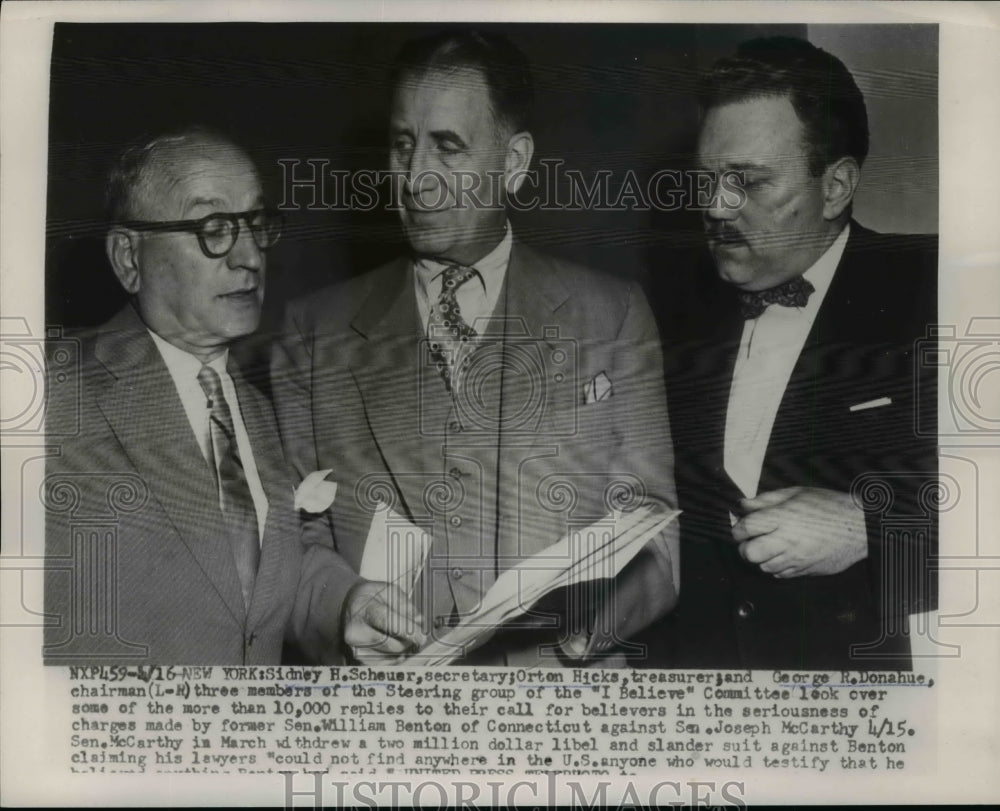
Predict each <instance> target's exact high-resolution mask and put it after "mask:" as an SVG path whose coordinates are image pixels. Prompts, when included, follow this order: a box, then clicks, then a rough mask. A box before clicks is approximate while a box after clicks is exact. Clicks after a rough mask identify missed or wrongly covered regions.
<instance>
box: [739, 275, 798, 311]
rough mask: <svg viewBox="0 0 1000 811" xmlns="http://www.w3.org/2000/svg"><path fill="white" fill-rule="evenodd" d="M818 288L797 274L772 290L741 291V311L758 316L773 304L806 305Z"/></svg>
mask: <svg viewBox="0 0 1000 811" xmlns="http://www.w3.org/2000/svg"><path fill="white" fill-rule="evenodd" d="M815 291H816V288H815V287H813V286H812V284H810V283H809V280H808V279H804V278H802V277H801V276H796V277H795V278H794V279H789V280H788V281H787V282H784V283H782V284H779V285H778V286H777V287H772V288H771V289H770V290H760V291H752V292H751V291H746V290H741V291H740V313H741V315H742V316H743V317H744V318H747V319H749V318H757V317H758V316H759V315H760V314H761V313H762V312H764V310H766V309H767V308H768V306H769V305H771V304H780V305H781V306H782V307H805V306H806V304H807V303H808V301H809V296H811V295H812V294H813V293H814V292H815Z"/></svg>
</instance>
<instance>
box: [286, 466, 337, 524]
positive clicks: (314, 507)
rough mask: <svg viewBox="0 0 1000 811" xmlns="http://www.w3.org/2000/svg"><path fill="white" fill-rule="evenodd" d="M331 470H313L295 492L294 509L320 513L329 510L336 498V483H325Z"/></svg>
mask: <svg viewBox="0 0 1000 811" xmlns="http://www.w3.org/2000/svg"><path fill="white" fill-rule="evenodd" d="M332 472H333V468H327V469H326V470H314V471H313V472H312V473H310V474H309V475H308V476H306V477H305V478H304V479H303V480H302V484H300V485H299V486H298V487H297V488H296V490H295V509H296V510H304V511H305V512H307V513H321V512H324V511H325V510H327V509H329V507H330V505H331V504H333V500H334V499H335V498H336V497H337V483H336V482H328V481H326V477H327V476H329V475H330V473H332Z"/></svg>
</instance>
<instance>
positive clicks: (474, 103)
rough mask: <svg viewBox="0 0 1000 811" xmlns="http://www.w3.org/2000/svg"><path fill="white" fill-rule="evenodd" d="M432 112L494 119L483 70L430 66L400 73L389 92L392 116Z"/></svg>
mask: <svg viewBox="0 0 1000 811" xmlns="http://www.w3.org/2000/svg"><path fill="white" fill-rule="evenodd" d="M432 111H436V112H440V113H447V114H454V115H457V114H460V113H465V114H470V113H473V114H474V113H481V112H485V113H488V114H489V115H490V116H492V117H495V111H494V109H493V100H492V98H491V96H490V90H489V85H488V84H487V82H486V76H485V74H484V73H483V71H482V70H481V69H479V68H477V67H473V66H467V65H458V66H454V67H449V66H437V65H432V66H430V67H426V68H421V69H417V68H412V69H409V70H405V71H403V73H401V74H400V76H399V79H398V81H397V82H396V87H395V91H394V92H393V101H392V114H393V116H394V117H398V116H401V115H414V114H419V115H427V114H429V113H430V112H432Z"/></svg>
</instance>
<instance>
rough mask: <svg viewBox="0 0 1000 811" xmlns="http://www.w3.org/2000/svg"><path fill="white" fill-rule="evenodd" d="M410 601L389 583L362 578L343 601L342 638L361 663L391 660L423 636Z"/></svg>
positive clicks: (408, 650)
mask: <svg viewBox="0 0 1000 811" xmlns="http://www.w3.org/2000/svg"><path fill="white" fill-rule="evenodd" d="M422 624H423V623H422V620H421V618H420V615H419V613H418V612H417V610H416V608H414V606H413V603H412V602H410V599H409V597H407V596H406V595H405V594H403V592H402V591H401V590H400V589H398V588H397V587H396V586H394V585H392V584H391V583H377V582H372V581H368V580H366V581H363V582H361V583H359V584H358V585H356V586H355V587H354V588H353V589H351V591H350V592H348V595H347V599H346V600H345V601H344V642H345V643H346V644H347V645H349V646H350V648H351V650H352V651H353V652H354V657H355V658H356V659H357V660H358V661H359V662H361V663H362V664H391V663H393V662H396V661H399V660H400V658H402V657H404V655H405V654H409V653H413V652H414V651H417V650H420V648H421V647H423V645H424V643H425V642H426V641H427V637H426V636H425V635H424V633H423V631H422V630H421V626H422Z"/></svg>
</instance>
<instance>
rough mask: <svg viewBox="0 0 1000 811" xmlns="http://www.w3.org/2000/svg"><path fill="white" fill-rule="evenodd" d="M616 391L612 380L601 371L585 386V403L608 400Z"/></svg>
mask: <svg viewBox="0 0 1000 811" xmlns="http://www.w3.org/2000/svg"><path fill="white" fill-rule="evenodd" d="M613 391H614V387H613V386H612V385H611V380H610V379H609V378H608V376H607V375H606V374H604V372H601V373H599V374H597V375H595V376H594V377H593V379H591V380H589V381H588V382H587V384H586V385H585V386H584V387H583V404H584V405H590V404H591V403H596V402H599V401H601V400H607V399H608V398H609V397H610V396H611V394H612V393H613Z"/></svg>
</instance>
